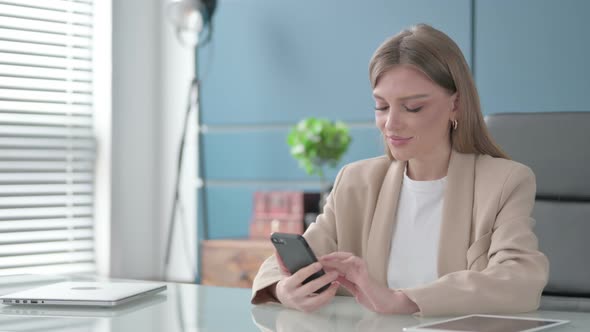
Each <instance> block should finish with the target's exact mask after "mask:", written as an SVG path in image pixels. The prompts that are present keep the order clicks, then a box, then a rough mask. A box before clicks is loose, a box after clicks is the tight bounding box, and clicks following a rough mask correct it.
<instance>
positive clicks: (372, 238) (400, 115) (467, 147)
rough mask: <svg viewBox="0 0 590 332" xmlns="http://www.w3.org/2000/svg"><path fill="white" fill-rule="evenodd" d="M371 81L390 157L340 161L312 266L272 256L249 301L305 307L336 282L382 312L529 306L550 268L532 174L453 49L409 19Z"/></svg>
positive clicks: (314, 236) (320, 301)
mask: <svg viewBox="0 0 590 332" xmlns="http://www.w3.org/2000/svg"><path fill="white" fill-rule="evenodd" d="M369 76H370V81H371V85H372V88H373V96H374V99H375V123H376V125H377V127H378V128H379V130H380V131H381V133H382V134H383V138H384V140H385V144H386V147H387V148H386V154H387V156H383V157H378V158H373V159H368V160H362V161H358V162H355V163H352V164H349V165H347V166H345V167H344V168H342V170H341V171H340V173H339V174H338V176H337V177H336V181H335V183H334V188H333V190H332V193H331V194H330V196H329V198H328V202H327V203H326V206H325V208H324V212H323V214H322V215H320V216H319V217H318V219H317V222H316V223H314V224H312V225H311V226H310V227H309V229H308V230H307V231H306V232H305V234H304V237H305V238H306V239H307V241H308V242H309V244H310V246H311V248H312V249H313V251H314V252H315V253H316V255H317V256H318V257H319V263H316V264H312V265H310V266H308V267H306V268H303V269H301V270H299V271H298V272H297V273H295V274H293V275H288V274H287V273H285V272H283V271H284V269H282V268H280V262H279V261H277V258H276V257H275V256H272V257H270V258H269V259H267V260H266V261H265V262H264V263H263V264H262V266H261V267H260V271H259V273H258V275H257V276H256V278H255V280H254V285H253V295H252V303H255V304H256V303H263V302H267V301H279V302H281V303H282V304H283V305H285V306H287V307H291V308H296V309H299V310H303V311H313V310H315V309H317V308H319V307H321V306H323V305H325V304H327V303H329V302H330V300H331V299H332V298H333V296H334V295H335V294H336V293H337V291H338V289H339V288H342V289H341V290H340V292H341V294H343V295H344V294H346V293H349V294H351V295H353V296H354V297H355V298H356V300H357V301H358V302H359V303H361V304H362V305H364V306H366V307H367V308H369V309H371V310H373V311H376V312H379V313H394V314H400V313H401V314H410V313H418V314H421V315H451V314H468V313H517V312H527V311H532V310H536V309H537V308H538V305H539V299H540V295H541V292H542V290H543V288H544V287H545V284H546V283H547V278H548V269H549V263H548V261H547V259H546V257H545V256H544V255H543V254H542V253H541V252H539V251H538V247H537V238H536V237H535V235H534V233H533V231H532V223H533V220H532V218H531V211H532V208H533V204H534V199H535V190H536V188H535V178H534V174H533V173H532V171H531V170H530V169H529V168H528V167H526V166H524V165H522V164H519V163H517V162H514V161H511V160H509V159H508V157H507V156H506V155H505V154H504V153H503V152H502V150H501V149H500V148H499V147H498V146H496V144H495V143H494V142H493V140H492V138H491V137H490V135H489V133H488V131H487V129H486V127H485V123H484V121H483V116H482V113H481V110H480V105H479V97H478V95H477V90H476V88H475V84H474V82H473V79H472V77H471V75H470V72H469V68H468V66H467V63H466V61H465V59H464V57H463V55H462V53H461V51H460V50H459V47H458V46H457V45H456V44H455V43H454V42H453V41H452V40H451V39H450V38H449V37H448V36H446V35H445V34H444V33H442V32H440V31H438V30H436V29H434V28H432V27H430V26H428V25H423V24H421V25H417V26H414V27H412V28H410V29H408V30H404V31H402V32H400V33H399V34H397V35H396V36H394V37H392V38H391V39H389V40H387V41H385V43H383V44H382V45H381V46H380V47H379V48H378V49H377V51H376V52H375V54H374V55H373V58H372V59H371V62H370V65H369ZM322 267H323V269H324V270H325V271H326V272H327V273H326V275H324V276H323V277H321V278H318V279H316V280H314V281H312V282H310V283H307V284H305V285H302V281H303V280H305V279H306V278H307V277H308V276H310V275H311V274H313V273H314V272H315V271H317V270H319V269H321V268H322ZM328 283H331V286H330V288H328V290H326V291H324V292H322V293H321V294H319V295H318V294H315V293H314V291H315V290H316V289H318V288H320V287H321V286H323V285H325V284H328ZM340 286H342V287H340Z"/></svg>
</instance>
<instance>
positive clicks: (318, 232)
mask: <svg viewBox="0 0 590 332" xmlns="http://www.w3.org/2000/svg"><path fill="white" fill-rule="evenodd" d="M345 168H346V166H345V167H344V168H342V169H341V170H340V172H339V173H338V175H337V176H336V180H335V181H334V187H333V188H332V191H331V192H330V194H329V195H328V198H327V199H326V204H325V205H324V209H323V212H322V214H320V215H319V216H318V217H317V219H316V222H315V223H312V224H311V225H310V226H309V227H308V228H307V230H306V231H305V233H304V234H303V237H305V240H306V241H307V243H308V244H309V246H310V247H311V249H312V250H313V252H314V253H315V254H316V256H323V255H325V254H328V253H331V252H333V251H336V249H337V248H338V243H337V237H336V213H335V211H336V203H335V202H336V201H337V196H338V188H339V184H340V182H341V179H342V177H343V174H344V170H345ZM282 277H283V275H282V273H281V271H280V268H279V265H278V262H277V258H276V256H275V255H272V256H270V257H269V258H267V259H266V260H265V261H264V262H263V263H262V265H261V266H260V269H259V270H258V273H257V274H256V277H254V281H253V283H252V298H251V302H252V304H259V303H265V302H278V300H277V299H275V298H274V297H273V296H272V294H271V293H270V292H269V289H268V287H269V286H271V285H273V284H275V283H277V282H278V281H279V280H281V278H282Z"/></svg>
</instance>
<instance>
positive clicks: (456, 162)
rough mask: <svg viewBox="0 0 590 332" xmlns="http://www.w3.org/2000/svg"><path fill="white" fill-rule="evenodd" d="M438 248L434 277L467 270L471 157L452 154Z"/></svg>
mask: <svg viewBox="0 0 590 332" xmlns="http://www.w3.org/2000/svg"><path fill="white" fill-rule="evenodd" d="M447 179H448V181H447V189H446V192H445V195H444V203H443V211H442V214H443V215H442V224H441V227H440V239H439V247H438V275H439V277H442V276H444V275H446V274H448V273H451V272H455V271H460V270H465V269H467V256H466V253H467V249H468V248H469V239H470V235H471V218H472V215H473V192H474V185H475V155H474V154H462V153H459V152H456V151H454V150H453V151H452V153H451V158H450V161H449V170H448V173H447Z"/></svg>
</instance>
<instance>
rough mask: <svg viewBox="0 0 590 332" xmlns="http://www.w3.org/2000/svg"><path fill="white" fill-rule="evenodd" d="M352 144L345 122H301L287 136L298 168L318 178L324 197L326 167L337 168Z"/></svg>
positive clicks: (309, 119) (323, 120) (309, 120)
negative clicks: (297, 162)
mask: <svg viewBox="0 0 590 332" xmlns="http://www.w3.org/2000/svg"><path fill="white" fill-rule="evenodd" d="M351 141H352V138H351V137H350V134H349V132H348V127H347V126H346V125H345V124H344V123H343V122H340V121H336V122H332V121H330V120H327V119H318V118H314V117H309V118H305V119H303V120H301V121H300V122H299V123H298V124H297V125H295V126H294V127H293V128H291V131H290V132H289V135H288V136H287V143H288V144H289V146H290V148H291V150H290V152H291V155H292V156H293V157H294V158H295V159H296V160H297V161H299V166H300V167H301V168H303V169H304V170H305V172H307V174H309V175H314V174H317V175H319V177H320V185H321V192H322V193H325V192H326V191H327V190H328V185H327V182H326V177H325V171H324V169H325V167H326V166H329V167H336V165H337V164H338V162H339V161H340V158H341V157H342V156H343V155H344V153H345V152H346V151H347V150H348V146H349V145H350V142H351Z"/></svg>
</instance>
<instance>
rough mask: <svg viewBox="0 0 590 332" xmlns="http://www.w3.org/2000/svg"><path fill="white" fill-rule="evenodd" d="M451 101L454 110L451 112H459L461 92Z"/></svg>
mask: <svg viewBox="0 0 590 332" xmlns="http://www.w3.org/2000/svg"><path fill="white" fill-rule="evenodd" d="M451 101H452V103H453V108H452V109H451V111H453V112H456V111H458V110H459V92H455V93H454V94H453V95H452V96H451Z"/></svg>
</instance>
